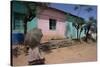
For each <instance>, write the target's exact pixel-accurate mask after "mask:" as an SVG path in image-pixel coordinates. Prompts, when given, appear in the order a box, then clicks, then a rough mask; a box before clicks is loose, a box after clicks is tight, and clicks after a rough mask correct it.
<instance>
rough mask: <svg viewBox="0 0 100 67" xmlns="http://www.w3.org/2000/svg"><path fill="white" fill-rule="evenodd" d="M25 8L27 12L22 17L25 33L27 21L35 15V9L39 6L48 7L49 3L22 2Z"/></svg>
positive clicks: (25, 31)
mask: <svg viewBox="0 0 100 67" xmlns="http://www.w3.org/2000/svg"><path fill="white" fill-rule="evenodd" d="M23 4H24V5H25V6H26V8H27V14H26V15H25V17H24V34H26V33H27V23H28V21H31V20H32V19H33V18H34V17H36V14H37V9H38V8H39V7H40V6H41V7H43V8H44V9H45V8H46V7H48V5H49V3H39V2H23Z"/></svg>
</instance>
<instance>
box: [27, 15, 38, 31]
mask: <svg viewBox="0 0 100 67" xmlns="http://www.w3.org/2000/svg"><path fill="white" fill-rule="evenodd" d="M37 25H38V24H37V17H35V18H34V19H32V21H30V22H28V24H27V28H28V30H27V31H30V30H32V29H33V28H36V27H37Z"/></svg>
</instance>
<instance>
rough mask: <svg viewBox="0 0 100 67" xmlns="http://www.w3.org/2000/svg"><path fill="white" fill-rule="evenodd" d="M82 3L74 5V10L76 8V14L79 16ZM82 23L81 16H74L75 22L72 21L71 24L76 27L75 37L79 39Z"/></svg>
mask: <svg viewBox="0 0 100 67" xmlns="http://www.w3.org/2000/svg"><path fill="white" fill-rule="evenodd" d="M82 6H83V5H79V6H75V7H74V10H75V11H76V10H78V12H77V16H79V14H80V12H81V8H82ZM83 24H84V20H83V19H82V18H79V17H76V18H75V22H73V26H74V27H75V28H76V29H77V39H80V35H81V32H82V30H83V28H82V25H83Z"/></svg>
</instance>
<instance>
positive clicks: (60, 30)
mask: <svg viewBox="0 0 100 67" xmlns="http://www.w3.org/2000/svg"><path fill="white" fill-rule="evenodd" d="M49 19H55V20H56V21H57V22H56V30H50V29H49ZM65 20H66V17H65V15H64V14H63V13H61V12H59V11H55V10H51V9H45V10H43V11H42V12H40V13H39V15H38V28H40V29H41V30H42V32H43V35H44V39H52V38H57V37H58V38H61V37H62V38H64V37H65Z"/></svg>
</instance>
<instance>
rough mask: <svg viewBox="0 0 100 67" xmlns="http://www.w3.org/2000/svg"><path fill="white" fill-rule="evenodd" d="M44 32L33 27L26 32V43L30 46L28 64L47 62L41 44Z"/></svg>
mask: <svg viewBox="0 0 100 67" xmlns="http://www.w3.org/2000/svg"><path fill="white" fill-rule="evenodd" d="M42 36H43V34H42V32H41V30H40V29H37V28H35V29H33V30H31V31H30V32H28V33H27V34H26V37H25V42H24V43H25V44H26V45H28V46H29V49H28V64H29V65H39V64H45V62H44V61H45V59H44V57H43V56H42V54H41V52H40V49H39V46H40V40H41V38H42Z"/></svg>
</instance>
